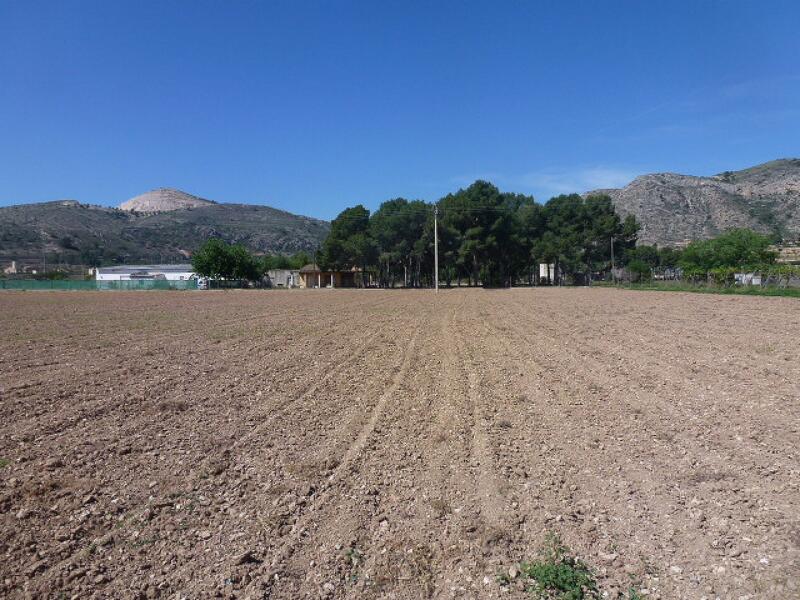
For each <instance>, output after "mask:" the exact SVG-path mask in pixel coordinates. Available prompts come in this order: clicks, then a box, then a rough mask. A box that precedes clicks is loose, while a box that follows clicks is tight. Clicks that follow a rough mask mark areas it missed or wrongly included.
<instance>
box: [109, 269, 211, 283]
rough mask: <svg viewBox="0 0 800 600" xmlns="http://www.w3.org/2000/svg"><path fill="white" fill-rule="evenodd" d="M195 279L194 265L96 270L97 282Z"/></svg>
mask: <svg viewBox="0 0 800 600" xmlns="http://www.w3.org/2000/svg"><path fill="white" fill-rule="evenodd" d="M194 278H196V275H195V273H194V271H193V270H192V265H119V266H114V267H100V268H97V269H95V279H96V280H97V281H141V280H148V279H155V280H161V281H187V280H189V279H194Z"/></svg>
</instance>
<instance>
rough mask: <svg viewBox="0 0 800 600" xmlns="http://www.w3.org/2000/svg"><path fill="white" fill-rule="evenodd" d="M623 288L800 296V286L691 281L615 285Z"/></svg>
mask: <svg viewBox="0 0 800 600" xmlns="http://www.w3.org/2000/svg"><path fill="white" fill-rule="evenodd" d="M616 287H619V288H620V289H624V290H641V291H658V292H692V293H695V294H726V295H736V296H782V297H785V298H800V288H778V287H759V286H750V285H748V286H745V285H741V286H730V287H719V286H713V285H695V284H691V283H681V282H669V283H631V284H626V285H619V286H616Z"/></svg>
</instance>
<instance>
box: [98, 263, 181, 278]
mask: <svg viewBox="0 0 800 600" xmlns="http://www.w3.org/2000/svg"><path fill="white" fill-rule="evenodd" d="M143 271H145V272H148V273H193V272H194V269H193V268H192V265H190V264H179V265H115V266H113V267H100V268H99V269H97V272H98V273H103V274H105V275H110V274H114V273H117V274H124V275H127V274H129V273H141V272H143Z"/></svg>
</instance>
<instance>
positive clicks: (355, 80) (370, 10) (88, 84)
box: [0, 0, 800, 218]
mask: <svg viewBox="0 0 800 600" xmlns="http://www.w3.org/2000/svg"><path fill="white" fill-rule="evenodd" d="M798 24H800V3H797V2H788V1H787V2H770V1H766V2H763V1H762V2H757V1H752V2H736V1H727V2H710V1H702V0H693V1H691V2H685V3H682V2H659V1H655V0H653V1H644V0H642V1H638V2H613V1H603V2H591V1H587V2H568V1H561V2H559V1H553V2H546V1H538V2H533V1H531V2H483V3H473V2H425V3H422V2H420V3H414V2H409V1H401V2H383V1H382V2H289V1H287V2H198V1H191V2H190V1H188V0H187V1H185V2H178V1H157V2H144V1H136V2H133V1H130V2H123V1H121V0H119V1H113V2H108V1H105V0H104V1H100V2H92V1H89V0H81V1H69V0H61V1H57V2H36V1H34V0H25V1H24V2H11V1H1V0H0V205H7V204H16V203H22V202H35V201H43V200H52V199H57V198H76V199H79V200H81V201H84V202H92V203H98V204H108V205H115V204H118V203H119V202H122V201H124V200H126V199H127V198H129V197H131V196H134V195H136V194H139V193H141V192H144V191H146V190H148V189H152V188H155V187H160V186H168V187H176V188H180V189H184V190H186V191H188V192H191V193H195V194H198V195H202V196H205V197H207V198H211V199H214V200H219V201H223V202H249V203H262V204H270V205H272V206H276V207H279V208H283V209H286V210H290V211H292V212H297V213H301V214H308V215H312V216H316V217H321V218H332V217H333V216H335V215H336V214H337V213H338V212H339V211H340V210H342V209H343V208H345V207H346V206H349V205H353V204H356V203H364V204H365V205H367V206H369V207H376V206H377V205H378V204H379V203H380V202H381V201H383V200H386V199H389V198H393V197H397V196H404V197H408V198H422V199H426V200H433V199H436V198H438V197H440V196H441V195H443V194H445V193H447V192H449V191H453V190H455V189H457V188H458V187H459V186H464V185H467V184H469V183H470V182H471V181H473V180H474V179H476V178H484V179H489V180H491V181H493V182H495V183H496V184H497V185H498V186H499V187H500V188H501V189H504V190H509V191H518V192H525V193H531V194H533V195H534V196H535V197H536V198H537V200H539V201H546V200H547V199H548V198H549V197H550V196H552V195H554V194H557V193H562V192H572V191H575V192H583V191H586V190H588V189H593V188H597V187H609V186H621V185H624V184H625V183H627V182H628V181H629V180H630V179H632V178H633V177H635V176H636V175H639V174H642V173H647V172H653V171H676V172H683V173H689V174H698V175H704V174H714V173H718V172H720V171H723V170H728V169H731V170H734V169H738V168H743V167H746V166H750V165H753V164H757V163H760V162H764V161H767V160H771V159H773V158H778V157H789V156H795V157H796V156H798V155H800V149H798V141H800V35H798V31H797V28H798Z"/></svg>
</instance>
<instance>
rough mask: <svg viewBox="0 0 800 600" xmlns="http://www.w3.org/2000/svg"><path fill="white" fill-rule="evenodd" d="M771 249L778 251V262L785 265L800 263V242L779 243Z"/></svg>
mask: <svg viewBox="0 0 800 600" xmlns="http://www.w3.org/2000/svg"><path fill="white" fill-rule="evenodd" d="M770 250H774V251H775V252H777V253H778V258H777V259H776V262H778V263H780V264H784V265H800V242H795V243H788V244H777V245H775V246H771V247H770Z"/></svg>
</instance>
